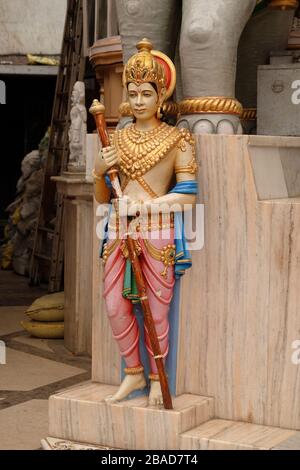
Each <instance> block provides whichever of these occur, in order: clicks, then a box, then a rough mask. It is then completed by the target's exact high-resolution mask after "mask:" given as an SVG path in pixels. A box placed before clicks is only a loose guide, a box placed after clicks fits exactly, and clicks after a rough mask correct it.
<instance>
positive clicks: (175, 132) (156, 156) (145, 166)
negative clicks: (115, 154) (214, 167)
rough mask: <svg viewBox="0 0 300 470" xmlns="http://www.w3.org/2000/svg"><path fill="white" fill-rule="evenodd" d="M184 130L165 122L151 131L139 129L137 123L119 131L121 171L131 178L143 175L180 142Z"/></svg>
mask: <svg viewBox="0 0 300 470" xmlns="http://www.w3.org/2000/svg"><path fill="white" fill-rule="evenodd" d="M184 131H185V130H179V129H178V128H176V127H172V126H168V125H167V124H165V123H162V124H160V125H159V126H158V127H156V128H155V129H151V130H150V131H139V130H138V129H136V127H135V125H132V126H129V127H127V128H125V129H122V130H120V131H117V133H116V134H117V135H116V139H117V146H118V150H119V155H120V168H121V171H122V172H123V173H124V174H125V175H126V176H128V177H129V178H131V179H136V178H139V177H141V176H142V175H144V174H145V173H147V171H149V170H150V169H151V168H152V167H154V166H155V165H156V164H157V163H158V162H159V161H160V160H161V159H162V158H164V157H165V156H166V155H167V154H168V153H169V152H170V150H171V149H172V148H173V147H174V146H175V145H176V144H178V142H179V141H180V139H182V137H184V135H183V134H184Z"/></svg>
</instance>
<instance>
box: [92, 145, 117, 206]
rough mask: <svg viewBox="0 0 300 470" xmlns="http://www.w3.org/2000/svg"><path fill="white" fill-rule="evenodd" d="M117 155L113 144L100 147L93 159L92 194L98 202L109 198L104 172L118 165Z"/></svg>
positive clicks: (105, 201)
mask: <svg viewBox="0 0 300 470" xmlns="http://www.w3.org/2000/svg"><path fill="white" fill-rule="evenodd" d="M118 163H119V157H118V152H117V149H116V147H115V146H114V145H111V146H110V147H105V148H103V149H101V150H100V151H99V153H98V155H97V157H96V159H95V167H94V171H93V176H94V195H95V199H96V201H97V202H99V204H103V203H107V202H109V199H110V189H109V188H108V187H107V185H106V183H105V173H106V172H107V170H108V169H109V168H110V167H111V166H113V165H118Z"/></svg>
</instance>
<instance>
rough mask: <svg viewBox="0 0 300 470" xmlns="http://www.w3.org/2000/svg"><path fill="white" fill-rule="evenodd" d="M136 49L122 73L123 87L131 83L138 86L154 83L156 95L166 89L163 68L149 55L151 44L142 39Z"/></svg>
mask: <svg viewBox="0 0 300 470" xmlns="http://www.w3.org/2000/svg"><path fill="white" fill-rule="evenodd" d="M136 48H137V50H138V52H137V53H136V54H134V55H133V56H132V57H130V59H129V60H128V62H127V64H126V65H125V67H124V72H123V85H124V86H125V87H126V88H127V85H128V84H129V83H131V82H133V83H136V84H137V85H140V84H142V83H149V82H152V83H155V84H156V86H157V91H158V93H159V92H160V91H161V89H162V88H164V87H166V74H165V70H164V67H163V66H162V65H161V64H160V63H159V62H158V61H157V60H156V59H155V57H154V55H153V54H151V51H152V49H153V46H152V44H151V42H150V41H149V40H148V39H146V38H144V39H142V41H140V42H139V43H138V44H137V45H136Z"/></svg>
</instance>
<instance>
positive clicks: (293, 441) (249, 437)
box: [180, 419, 300, 450]
mask: <svg viewBox="0 0 300 470" xmlns="http://www.w3.org/2000/svg"><path fill="white" fill-rule="evenodd" d="M297 446H298V447H297ZM180 448H181V449H192V450H275V449H292V448H293V449H296V448H298V449H300V433H299V432H298V431H293V430H289V429H283V428H277V427H272V426H262V425H258V424H251V423H245V422H240V421H228V420H223V419H212V420H210V421H207V422H206V423H204V424H202V425H200V426H197V427H195V428H194V429H190V430H189V431H186V432H184V433H183V434H182V435H181V437H180Z"/></svg>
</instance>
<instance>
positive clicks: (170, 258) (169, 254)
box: [144, 238, 176, 277]
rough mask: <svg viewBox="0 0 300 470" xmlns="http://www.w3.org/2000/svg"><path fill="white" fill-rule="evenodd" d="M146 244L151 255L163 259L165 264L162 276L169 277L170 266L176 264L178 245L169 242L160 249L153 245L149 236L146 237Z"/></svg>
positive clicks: (159, 259)
mask: <svg viewBox="0 0 300 470" xmlns="http://www.w3.org/2000/svg"><path fill="white" fill-rule="evenodd" d="M144 244H145V247H146V249H147V251H148V253H149V254H150V256H152V258H154V259H156V260H157V261H161V262H162V263H163V264H164V265H165V267H164V270H163V271H162V272H161V273H160V274H161V275H162V277H167V270H168V267H169V266H174V264H175V250H176V246H175V245H174V244H168V245H166V246H164V247H163V248H162V249H159V248H156V247H155V246H154V245H152V243H150V241H149V240H147V238H145V239H144Z"/></svg>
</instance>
